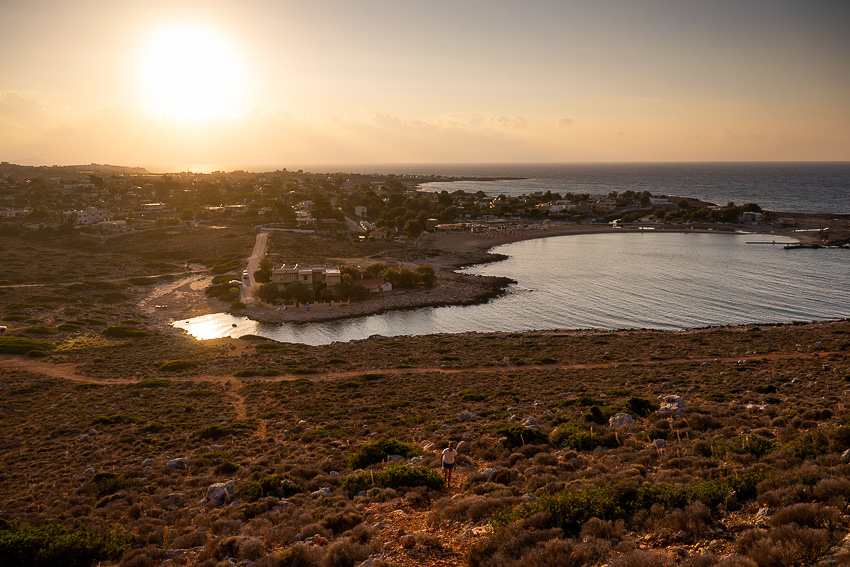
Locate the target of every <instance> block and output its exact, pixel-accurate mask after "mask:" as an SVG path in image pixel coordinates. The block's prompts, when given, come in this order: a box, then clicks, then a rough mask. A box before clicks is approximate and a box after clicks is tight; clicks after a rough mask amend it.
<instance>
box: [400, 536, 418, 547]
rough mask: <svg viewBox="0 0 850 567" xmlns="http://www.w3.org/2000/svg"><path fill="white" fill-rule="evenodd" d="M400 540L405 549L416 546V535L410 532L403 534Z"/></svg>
mask: <svg viewBox="0 0 850 567" xmlns="http://www.w3.org/2000/svg"><path fill="white" fill-rule="evenodd" d="M398 541H399V543H401V546H402V547H403V548H404V549H412V548H414V547H416V537H415V536H412V535H410V534H408V535H403V536H401V537H400V538H399V540H398Z"/></svg>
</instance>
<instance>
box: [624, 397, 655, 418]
mask: <svg viewBox="0 0 850 567" xmlns="http://www.w3.org/2000/svg"><path fill="white" fill-rule="evenodd" d="M659 407H661V406H659V405H658V404H656V403H655V402H652V401H650V400H647V399H646V398H639V397H637V396H632V397H631V398H629V399H628V400H626V408H627V409H628V410H629V411H630V412H632V413H633V414H635V415H639V416H640V417H646V416H648V415H649V414H651V413H652V412H654V411H657V410H658V408H659Z"/></svg>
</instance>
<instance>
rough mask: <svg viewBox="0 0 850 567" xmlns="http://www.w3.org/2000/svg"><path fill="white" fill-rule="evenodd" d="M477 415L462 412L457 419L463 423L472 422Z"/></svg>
mask: <svg viewBox="0 0 850 567" xmlns="http://www.w3.org/2000/svg"><path fill="white" fill-rule="evenodd" d="M476 415H477V414H476V413H475V412H471V411H462V412H460V413H459V414H458V416H457V417H458V419H460V420H461V421H470V420H472V419H475V417H476Z"/></svg>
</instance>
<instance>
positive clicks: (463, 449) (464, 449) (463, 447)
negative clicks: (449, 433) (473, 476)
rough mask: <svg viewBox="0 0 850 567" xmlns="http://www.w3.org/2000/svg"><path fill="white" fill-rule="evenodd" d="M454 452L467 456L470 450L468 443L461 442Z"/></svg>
mask: <svg viewBox="0 0 850 567" xmlns="http://www.w3.org/2000/svg"><path fill="white" fill-rule="evenodd" d="M455 450H456V451H457V452H458V453H459V454H461V455H466V454H468V453H469V450H470V447H469V441H461V442H460V443H458V444H457V447H456V449H455Z"/></svg>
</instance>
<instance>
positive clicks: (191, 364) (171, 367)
mask: <svg viewBox="0 0 850 567" xmlns="http://www.w3.org/2000/svg"><path fill="white" fill-rule="evenodd" d="M198 364H200V363H199V362H198V361H197V360H187V359H177V360H169V361H167V362H163V363H162V364H161V365H160V366H159V369H160V370H164V371H167V372H179V371H180V370H188V369H190V368H195V367H196V366H198Z"/></svg>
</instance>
